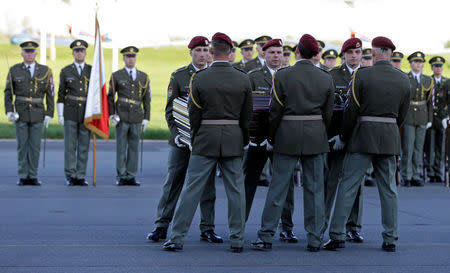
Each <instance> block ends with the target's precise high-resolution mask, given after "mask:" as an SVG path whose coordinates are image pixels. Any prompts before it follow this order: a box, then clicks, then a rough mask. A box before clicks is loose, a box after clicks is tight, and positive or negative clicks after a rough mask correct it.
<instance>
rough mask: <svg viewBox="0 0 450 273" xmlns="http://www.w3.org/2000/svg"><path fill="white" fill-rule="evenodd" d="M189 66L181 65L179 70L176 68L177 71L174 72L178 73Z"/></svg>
mask: <svg viewBox="0 0 450 273" xmlns="http://www.w3.org/2000/svg"><path fill="white" fill-rule="evenodd" d="M188 67H189V66H188V65H186V66H183V67H180V68H178V69H177V70H175V72H173V73H174V74H175V73H178V72H181V71H185V70H187V69H188Z"/></svg>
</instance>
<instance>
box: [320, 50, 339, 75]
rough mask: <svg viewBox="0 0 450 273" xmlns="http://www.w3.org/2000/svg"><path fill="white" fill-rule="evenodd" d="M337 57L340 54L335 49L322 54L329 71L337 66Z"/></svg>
mask: <svg viewBox="0 0 450 273" xmlns="http://www.w3.org/2000/svg"><path fill="white" fill-rule="evenodd" d="M337 56H338V52H337V51H336V50H334V49H328V50H327V51H325V52H324V53H323V54H322V59H323V65H324V66H326V67H327V68H328V69H327V70H328V71H329V70H330V69H332V68H333V67H335V66H336V58H337Z"/></svg>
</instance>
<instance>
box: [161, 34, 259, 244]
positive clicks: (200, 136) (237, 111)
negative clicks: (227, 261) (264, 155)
mask: <svg viewBox="0 0 450 273" xmlns="http://www.w3.org/2000/svg"><path fill="white" fill-rule="evenodd" d="M211 40H212V42H211V43H212V47H211V53H212V54H213V56H214V62H213V64H212V65H211V67H209V68H208V69H204V70H202V71H200V72H197V74H196V75H195V76H193V77H192V84H191V91H190V94H189V99H190V100H189V118H190V125H191V140H192V156H191V158H190V160H189V168H188V182H187V183H188V184H187V185H186V187H184V188H183V191H182V193H181V196H180V204H179V206H178V207H177V210H176V212H175V217H174V219H173V225H172V235H171V237H170V240H169V241H167V242H166V243H165V244H164V245H163V247H164V249H165V250H169V251H175V250H181V249H182V248H183V241H184V237H185V236H186V234H187V232H188V230H189V226H190V225H191V222H192V218H193V217H194V214H195V211H196V209H197V206H198V203H199V201H200V199H201V196H202V193H203V192H204V190H205V187H206V184H207V183H208V182H209V179H210V177H211V176H214V173H215V168H216V165H217V164H218V165H219V167H220V169H221V170H222V174H223V180H224V181H223V182H224V186H225V191H226V194H227V198H228V226H229V231H230V236H229V238H230V242H231V251H232V252H242V250H243V245H244V227H245V189H244V177H243V173H242V155H243V153H244V146H245V145H248V142H249V136H248V126H249V125H248V124H249V121H250V116H251V113H252V97H251V96H252V93H251V92H252V91H251V85H250V80H249V78H248V76H247V75H246V74H245V73H243V72H242V71H240V70H238V69H236V68H233V67H232V66H231V65H230V63H229V62H228V55H229V54H230V51H231V48H232V47H233V43H232V42H231V39H230V38H229V37H228V36H227V35H226V34H223V33H220V32H218V33H216V34H214V36H213V37H212V39H211ZM224 83H226V84H224ZM211 90H214V92H210V91H211Z"/></svg>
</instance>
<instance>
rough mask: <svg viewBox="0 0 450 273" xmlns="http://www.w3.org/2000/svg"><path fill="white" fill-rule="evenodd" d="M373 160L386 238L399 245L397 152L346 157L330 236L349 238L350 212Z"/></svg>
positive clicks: (387, 240) (334, 238)
mask: <svg viewBox="0 0 450 273" xmlns="http://www.w3.org/2000/svg"><path fill="white" fill-rule="evenodd" d="M371 162H372V164H373V168H374V171H375V176H376V178H377V179H376V181H377V186H378V192H379V195H380V203H381V223H382V225H383V228H384V231H383V233H382V235H383V240H384V242H386V243H389V244H395V243H396V242H397V240H398V234H397V229H398V227H397V210H398V208H397V185H396V183H395V169H396V162H395V156H393V155H372V154H361V153H347V154H346V155H345V159H344V165H343V170H342V171H343V173H342V180H341V182H340V184H339V189H338V193H337V197H336V205H335V208H334V213H333V218H332V220H331V225H330V239H333V240H341V241H344V240H345V224H346V223H347V219H348V217H349V215H350V212H351V209H352V206H353V204H354V203H355V198H356V195H357V192H358V190H359V188H360V186H361V183H363V178H364V175H365V172H366V170H367V168H369V165H370V163H371Z"/></svg>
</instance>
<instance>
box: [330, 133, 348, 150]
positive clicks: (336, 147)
mask: <svg viewBox="0 0 450 273" xmlns="http://www.w3.org/2000/svg"><path fill="white" fill-rule="evenodd" d="M333 141H334V145H333V149H334V150H335V151H340V150H342V149H344V147H345V142H344V141H342V140H341V138H340V137H339V136H334V137H332V138H331V139H330V140H328V142H333Z"/></svg>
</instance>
